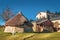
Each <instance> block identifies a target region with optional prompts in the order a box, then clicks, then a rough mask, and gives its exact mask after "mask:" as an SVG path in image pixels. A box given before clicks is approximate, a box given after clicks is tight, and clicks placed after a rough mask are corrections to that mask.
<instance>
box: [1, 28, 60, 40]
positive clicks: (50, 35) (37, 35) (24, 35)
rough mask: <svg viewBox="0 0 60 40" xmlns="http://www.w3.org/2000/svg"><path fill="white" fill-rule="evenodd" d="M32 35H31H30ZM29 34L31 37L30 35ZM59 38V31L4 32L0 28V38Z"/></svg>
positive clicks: (38, 39)
mask: <svg viewBox="0 0 60 40" xmlns="http://www.w3.org/2000/svg"><path fill="white" fill-rule="evenodd" d="M31 35H33V36H31ZM30 36H31V37H30ZM24 39H26V40H60V33H58V32H54V33H16V34H15V35H12V34H10V33H4V32H3V28H0V40H24Z"/></svg>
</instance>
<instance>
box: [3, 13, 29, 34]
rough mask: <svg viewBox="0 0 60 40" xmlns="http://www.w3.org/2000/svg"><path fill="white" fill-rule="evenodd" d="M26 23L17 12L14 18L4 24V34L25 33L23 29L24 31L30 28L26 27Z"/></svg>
mask: <svg viewBox="0 0 60 40" xmlns="http://www.w3.org/2000/svg"><path fill="white" fill-rule="evenodd" d="M26 23H28V20H27V18H26V17H25V16H24V15H23V14H22V13H20V12H19V13H18V14H17V15H16V16H14V17H13V18H11V19H9V20H8V21H7V22H6V23H5V30H4V32H11V33H15V32H24V31H25V29H24V28H26V29H28V28H30V27H27V25H26ZM24 24H25V25H24Z"/></svg>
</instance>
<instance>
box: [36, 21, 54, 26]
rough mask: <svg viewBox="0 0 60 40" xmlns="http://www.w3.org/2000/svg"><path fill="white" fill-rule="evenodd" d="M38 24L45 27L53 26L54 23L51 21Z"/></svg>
mask: <svg viewBox="0 0 60 40" xmlns="http://www.w3.org/2000/svg"><path fill="white" fill-rule="evenodd" d="M37 24H40V25H44V26H53V23H52V22H51V21H50V20H44V21H40V22H37Z"/></svg>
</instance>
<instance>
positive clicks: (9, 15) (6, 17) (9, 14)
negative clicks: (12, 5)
mask: <svg viewBox="0 0 60 40" xmlns="http://www.w3.org/2000/svg"><path fill="white" fill-rule="evenodd" d="M13 16H14V14H13V13H12V12H11V11H10V9H9V8H7V9H6V10H4V11H3V13H2V14H1V18H2V19H3V20H4V21H7V20H9V19H10V18H12V17H13Z"/></svg>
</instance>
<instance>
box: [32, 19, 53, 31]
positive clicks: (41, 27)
mask: <svg viewBox="0 0 60 40" xmlns="http://www.w3.org/2000/svg"><path fill="white" fill-rule="evenodd" d="M33 25H34V26H33V30H34V31H35V32H43V31H47V32H48V31H51V32H52V31H53V23H52V22H51V21H50V20H40V21H35V22H33Z"/></svg>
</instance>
